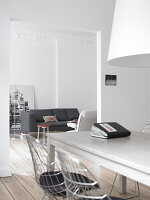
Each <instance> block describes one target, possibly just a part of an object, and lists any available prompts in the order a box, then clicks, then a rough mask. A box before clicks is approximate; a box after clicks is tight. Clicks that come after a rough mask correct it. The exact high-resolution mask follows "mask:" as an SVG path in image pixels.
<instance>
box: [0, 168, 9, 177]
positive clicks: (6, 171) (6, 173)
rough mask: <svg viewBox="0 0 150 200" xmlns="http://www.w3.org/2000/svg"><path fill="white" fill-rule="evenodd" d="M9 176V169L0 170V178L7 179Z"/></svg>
mask: <svg viewBox="0 0 150 200" xmlns="http://www.w3.org/2000/svg"><path fill="white" fill-rule="evenodd" d="M8 176H11V170H10V167H5V168H0V177H8Z"/></svg>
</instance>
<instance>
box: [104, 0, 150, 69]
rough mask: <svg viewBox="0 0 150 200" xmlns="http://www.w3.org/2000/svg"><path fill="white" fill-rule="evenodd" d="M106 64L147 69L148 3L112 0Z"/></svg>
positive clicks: (149, 38)
mask: <svg viewBox="0 0 150 200" xmlns="http://www.w3.org/2000/svg"><path fill="white" fill-rule="evenodd" d="M108 63H109V64H111V65H116V66H124V67H150V0H116V7H115V13H114V20H113V26H112V33H111V39H110V46H109V53H108Z"/></svg>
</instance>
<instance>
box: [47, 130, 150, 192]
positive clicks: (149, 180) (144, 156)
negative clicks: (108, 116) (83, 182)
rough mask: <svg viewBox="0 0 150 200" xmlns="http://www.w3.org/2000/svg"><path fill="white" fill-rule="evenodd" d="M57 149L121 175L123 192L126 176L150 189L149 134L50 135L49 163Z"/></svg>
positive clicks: (70, 133)
mask: <svg viewBox="0 0 150 200" xmlns="http://www.w3.org/2000/svg"><path fill="white" fill-rule="evenodd" d="M57 147H58V148H61V149H63V150H66V151H68V152H70V153H72V154H74V155H77V156H80V157H82V158H84V159H87V160H89V161H92V162H95V163H97V164H98V165H99V166H103V167H105V168H107V169H110V170H112V171H114V172H116V173H118V174H120V181H119V190H120V193H126V177H129V178H131V179H133V180H135V181H138V182H140V183H143V184H145V185H147V186H150V134H149V133H143V132H131V136H129V137H125V138H116V139H101V138H96V137H91V132H90V131H82V132H61V133H47V150H48V153H49V159H50V162H54V161H55V148H57Z"/></svg>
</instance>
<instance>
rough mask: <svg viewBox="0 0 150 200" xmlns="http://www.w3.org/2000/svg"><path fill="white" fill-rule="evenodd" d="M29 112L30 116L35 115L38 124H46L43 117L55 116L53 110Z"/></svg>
mask: <svg viewBox="0 0 150 200" xmlns="http://www.w3.org/2000/svg"><path fill="white" fill-rule="evenodd" d="M29 112H30V114H34V116H35V120H36V121H37V122H44V119H43V116H48V115H53V113H52V109H34V110H30V111H29Z"/></svg>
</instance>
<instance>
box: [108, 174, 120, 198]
mask: <svg viewBox="0 0 150 200" xmlns="http://www.w3.org/2000/svg"><path fill="white" fill-rule="evenodd" d="M117 175H118V174H117V173H116V175H115V178H114V181H113V184H112V187H111V190H110V193H109V195H110V196H111V193H112V191H113V188H114V185H115V182H116V178H117Z"/></svg>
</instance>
